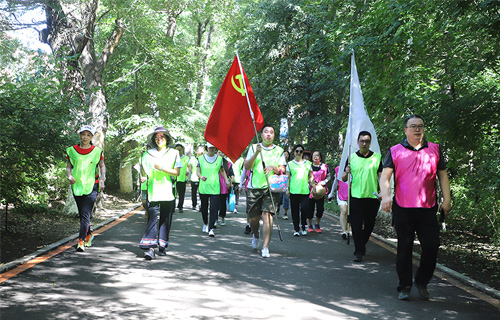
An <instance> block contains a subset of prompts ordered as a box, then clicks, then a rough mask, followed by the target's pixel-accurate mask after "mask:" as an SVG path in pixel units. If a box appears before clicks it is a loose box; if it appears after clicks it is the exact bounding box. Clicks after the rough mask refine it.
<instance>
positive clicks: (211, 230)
mask: <svg viewBox="0 0 500 320" xmlns="http://www.w3.org/2000/svg"><path fill="white" fill-rule="evenodd" d="M208 236H209V237H211V238H215V231H214V229H210V231H209V232H208Z"/></svg>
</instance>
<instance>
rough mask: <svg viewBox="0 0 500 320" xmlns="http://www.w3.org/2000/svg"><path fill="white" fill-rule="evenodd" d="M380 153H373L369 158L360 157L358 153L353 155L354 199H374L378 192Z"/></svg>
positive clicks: (351, 163) (352, 189)
mask: <svg viewBox="0 0 500 320" xmlns="http://www.w3.org/2000/svg"><path fill="white" fill-rule="evenodd" d="M381 158H382V156H381V155H380V154H379V153H373V155H372V156H371V157H369V158H362V157H359V156H358V155H357V154H356V153H353V154H351V159H350V165H351V174H352V182H351V196H352V197H354V198H372V199H376V198H377V196H375V195H373V193H374V192H377V190H378V179H377V171H378V168H379V167H380V159H381Z"/></svg>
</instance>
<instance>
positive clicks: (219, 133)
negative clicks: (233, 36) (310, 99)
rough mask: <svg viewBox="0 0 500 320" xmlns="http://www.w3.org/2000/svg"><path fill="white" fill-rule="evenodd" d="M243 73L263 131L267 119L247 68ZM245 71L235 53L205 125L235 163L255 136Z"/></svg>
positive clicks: (209, 135) (209, 136)
mask: <svg viewBox="0 0 500 320" xmlns="http://www.w3.org/2000/svg"><path fill="white" fill-rule="evenodd" d="M241 72H243V79H245V80H244V81H245V84H246V89H247V92H248V100H249V101H250V105H251V107H252V111H253V113H254V118H255V126H256V128H257V131H259V130H260V129H262V127H263V126H264V118H263V117H262V113H260V109H259V106H258V105H257V101H256V100H255V96H254V94H253V90H252V87H251V86H250V81H248V78H247V76H246V74H245V71H244V70H243V67H241ZM241 72H240V67H239V64H238V57H237V56H235V57H234V61H233V64H232V65H231V68H230V69H229V72H228V73H227V75H226V79H224V82H223V83H222V87H221V88H220V91H219V94H218V95H217V99H216V100H215V104H214V107H213V109H212V113H211V114H210V118H209V119H208V122H207V127H206V128H205V139H206V140H207V141H208V142H210V143H211V144H213V145H214V146H215V147H216V148H217V149H219V150H221V151H222V152H224V154H225V155H227V156H228V157H229V159H231V160H232V161H233V162H234V161H236V160H237V159H238V158H239V156H240V155H241V153H242V152H243V150H245V148H246V147H247V146H248V144H249V143H250V141H252V138H253V137H254V136H255V129H254V127H253V120H252V116H251V114H250V108H249V106H248V101H247V97H246V93H245V87H244V85H243V79H242V76H241Z"/></svg>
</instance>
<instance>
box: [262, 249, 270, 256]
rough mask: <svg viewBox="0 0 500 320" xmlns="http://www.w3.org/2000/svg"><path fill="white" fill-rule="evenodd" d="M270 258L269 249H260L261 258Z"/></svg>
mask: <svg viewBox="0 0 500 320" xmlns="http://www.w3.org/2000/svg"><path fill="white" fill-rule="evenodd" d="M270 256H271V255H270V254H269V248H262V258H269V257H270Z"/></svg>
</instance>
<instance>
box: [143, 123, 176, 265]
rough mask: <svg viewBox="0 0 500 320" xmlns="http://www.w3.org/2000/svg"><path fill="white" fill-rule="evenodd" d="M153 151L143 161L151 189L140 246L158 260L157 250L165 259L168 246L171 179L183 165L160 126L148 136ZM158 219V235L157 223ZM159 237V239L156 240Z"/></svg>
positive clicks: (171, 200) (148, 185)
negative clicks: (146, 219) (157, 248)
mask: <svg viewBox="0 0 500 320" xmlns="http://www.w3.org/2000/svg"><path fill="white" fill-rule="evenodd" d="M148 140H149V141H150V145H152V146H153V148H152V149H149V150H148V151H146V152H145V153H144V154H143V156H142V158H141V167H142V170H143V176H142V178H141V180H142V182H144V181H146V183H147V190H148V199H147V200H148V222H147V225H146V232H145V233H144V236H143V237H142V239H141V242H140V244H139V247H140V248H141V249H143V250H145V253H144V258H145V259H146V260H152V259H155V248H156V247H159V251H158V255H160V256H165V255H166V252H165V249H166V248H167V247H168V242H169V235H170V227H171V225H172V212H173V210H172V209H173V206H174V200H175V197H174V194H173V191H172V186H173V185H172V177H177V176H178V175H179V172H180V169H181V168H182V162H181V159H180V156H179V151H177V150H176V149H173V148H169V145H171V144H172V142H173V139H172V137H171V136H170V133H169V132H168V130H167V129H165V128H164V127H158V128H156V129H155V131H154V132H153V133H151V134H150V135H149V136H148ZM158 214H159V216H160V219H159V224H160V227H159V235H158V234H157V224H158ZM157 237H158V238H157Z"/></svg>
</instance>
